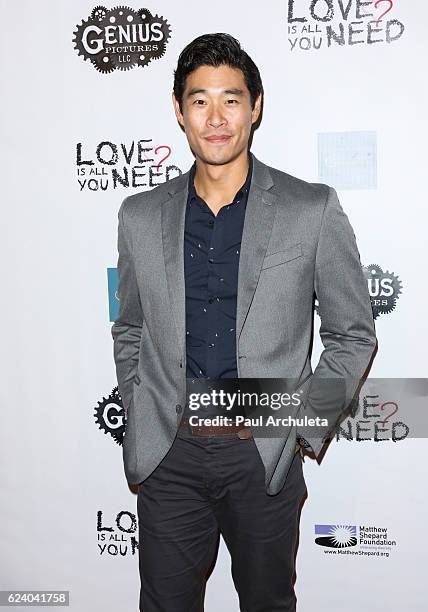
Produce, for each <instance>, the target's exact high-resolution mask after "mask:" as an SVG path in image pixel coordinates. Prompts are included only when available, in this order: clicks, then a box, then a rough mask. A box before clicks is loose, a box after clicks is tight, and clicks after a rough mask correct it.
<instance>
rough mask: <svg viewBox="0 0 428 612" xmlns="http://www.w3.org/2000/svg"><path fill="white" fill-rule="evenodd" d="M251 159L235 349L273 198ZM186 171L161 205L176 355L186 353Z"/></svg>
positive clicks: (264, 170)
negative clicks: (176, 348)
mask: <svg viewBox="0 0 428 612" xmlns="http://www.w3.org/2000/svg"><path fill="white" fill-rule="evenodd" d="M251 155H252V156H253V174H252V178H251V184H250V190H249V193H248V200H247V207H246V211H245V220H244V227H243V232H242V240H241V252H240V256H239V272H238V288H237V292H238V293H237V310H236V340H237V346H238V340H239V336H240V334H241V331H242V327H243V325H244V322H245V319H246V317H247V314H248V310H249V308H250V305H251V301H252V299H253V295H254V292H255V289H256V286H257V281H258V277H259V273H260V269H261V266H262V262H263V258H264V256H265V253H266V249H267V245H268V243H269V239H270V235H271V232H272V227H273V221H274V218H275V213H276V204H277V196H276V195H274V194H273V193H271V192H269V191H268V190H269V189H270V188H271V187H272V186H273V184H274V183H273V180H272V177H271V174H270V172H269V168H268V166H266V164H263V163H262V162H260V161H259V160H258V159H257V158H256V157H255V156H254V155H253V154H252V153H251ZM189 174H190V170H188V171H187V172H186V173H184V174H182V175H181V176H180V177H177V179H176V180H174V181H172V182H171V186H170V189H169V190H168V194H169V197H168V199H167V200H165V201H164V202H163V203H162V205H161V206H162V209H161V218H162V243H163V254H164V261H165V271H166V278H167V284H168V293H169V299H170V304H171V308H172V311H173V317H174V322H175V326H176V330H177V339H178V342H179V346H180V352H181V354H182V355H183V359H185V350H186V295H185V282H184V224H185V213H186V204H187V194H188V180H189Z"/></svg>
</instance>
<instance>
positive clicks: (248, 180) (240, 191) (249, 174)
mask: <svg viewBox="0 0 428 612" xmlns="http://www.w3.org/2000/svg"><path fill="white" fill-rule="evenodd" d="M195 173H196V161H195V162H193V165H192V167H191V169H190V174H189V196H188V201H189V202H191V200H192V199H193V198H198V197H199V196H198V194H197V193H196V189H195V184H194V181H193V179H194V178H195ZM252 173H253V156H252V155H251V154H250V152H248V172H247V178H246V179H245V182H244V184H243V185H242V186H241V187H240V188H239V189H238V191H237V192H236V194H235V197H234V198H233V203H235V202H236V200H240V199H241V198H242V197H243V196H246V195H248V191H249V189H250V185H251V177H252Z"/></svg>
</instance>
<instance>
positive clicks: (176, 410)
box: [175, 404, 182, 414]
mask: <svg viewBox="0 0 428 612" xmlns="http://www.w3.org/2000/svg"><path fill="white" fill-rule="evenodd" d="M181 411H182V408H181V404H177V405H176V407H175V412H176V413H177V414H180V412H181Z"/></svg>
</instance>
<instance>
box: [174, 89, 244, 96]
mask: <svg viewBox="0 0 428 612" xmlns="http://www.w3.org/2000/svg"><path fill="white" fill-rule="evenodd" d="M198 93H204V94H205V93H207V90H206V89H201V88H199V87H192V89H189V91H188V92H187V95H186V97H187V98H190V96H194V95H196V94H198ZM223 93H225V94H230V95H232V96H243V95H244V91H243V90H242V89H239V88H238V87H232V88H231V89H223Z"/></svg>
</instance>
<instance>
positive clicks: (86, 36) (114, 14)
mask: <svg viewBox="0 0 428 612" xmlns="http://www.w3.org/2000/svg"><path fill="white" fill-rule="evenodd" d="M170 36H171V28H170V26H169V24H168V22H167V21H166V19H164V18H163V17H160V16H159V15H155V16H153V15H152V14H151V12H150V11H149V10H148V9H145V8H144V9H140V10H134V9H131V8H128V7H126V6H117V7H115V8H113V9H107V8H105V7H104V6H96V7H95V8H94V9H93V11H92V13H91V15H90V17H89V18H88V19H87V20H86V21H85V20H82V23H81V24H80V25H78V26H77V30H76V31H75V32H74V38H73V43H74V48H75V49H76V51H77V52H78V55H80V56H82V57H83V59H84V60H85V61H86V60H89V61H90V62H91V63H92V65H93V66H94V68H95V69H96V70H98V72H102V73H104V74H108V73H110V72H113V71H114V70H129V69H130V68H134V67H135V66H140V67H144V66H147V64H148V63H149V62H151V61H152V60H153V59H159V58H160V57H162V56H163V55H164V54H165V51H166V44H167V42H168V39H169V38H170Z"/></svg>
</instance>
